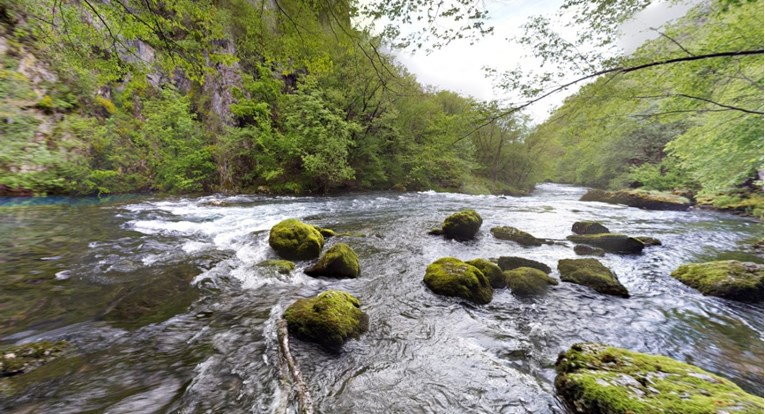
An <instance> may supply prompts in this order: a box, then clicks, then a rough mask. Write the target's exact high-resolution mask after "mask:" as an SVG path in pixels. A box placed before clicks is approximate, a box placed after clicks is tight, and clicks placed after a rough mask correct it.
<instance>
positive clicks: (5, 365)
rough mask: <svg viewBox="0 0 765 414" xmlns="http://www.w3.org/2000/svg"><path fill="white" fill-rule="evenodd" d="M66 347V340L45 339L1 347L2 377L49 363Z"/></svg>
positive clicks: (0, 373)
mask: <svg viewBox="0 0 765 414" xmlns="http://www.w3.org/2000/svg"><path fill="white" fill-rule="evenodd" d="M66 347H67V343H66V342H64V341H59V342H49V341H43V342H33V343H29V344H24V345H17V346H11V347H4V348H2V349H0V377H8V376H13V375H18V374H23V373H25V372H29V371H30V370H32V369H34V368H36V367H39V366H41V365H44V364H47V363H48V362H50V361H51V360H53V359H54V358H56V357H58V356H59V355H60V354H61V353H62V352H64V349H66Z"/></svg>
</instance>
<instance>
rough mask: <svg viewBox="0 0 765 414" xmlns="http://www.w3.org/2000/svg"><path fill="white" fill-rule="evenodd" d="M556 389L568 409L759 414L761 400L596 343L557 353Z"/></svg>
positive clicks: (668, 362)
mask: <svg viewBox="0 0 765 414" xmlns="http://www.w3.org/2000/svg"><path fill="white" fill-rule="evenodd" d="M555 371H556V373H557V376H556V377H555V389H556V391H557V393H558V395H559V396H560V397H561V399H562V400H563V401H564V402H565V403H566V405H567V406H568V407H569V409H570V410H571V412H572V413H577V414H585V413H586V414H628V413H630V414H655V413H693V414H722V413H729V414H733V413H742V414H743V413H752V414H754V413H762V411H763V400H762V398H761V397H757V396H754V395H751V394H747V393H746V392H744V391H743V390H742V389H741V388H739V387H738V386H737V385H736V384H734V383H733V382H731V381H728V380H726V379H724V378H722V377H719V376H717V375H714V374H712V373H709V372H706V371H704V370H702V369H701V368H697V367H695V366H693V365H690V364H686V363H683V362H680V361H676V360H674V359H671V358H667V357H664V356H658V355H648V354H642V353H638V352H632V351H628V350H626V349H621V348H615V347H609V346H606V345H601V344H593V343H583V344H574V345H573V346H572V347H571V349H569V350H568V351H566V352H565V353H561V354H560V355H559V356H558V361H557V363H556V364H555Z"/></svg>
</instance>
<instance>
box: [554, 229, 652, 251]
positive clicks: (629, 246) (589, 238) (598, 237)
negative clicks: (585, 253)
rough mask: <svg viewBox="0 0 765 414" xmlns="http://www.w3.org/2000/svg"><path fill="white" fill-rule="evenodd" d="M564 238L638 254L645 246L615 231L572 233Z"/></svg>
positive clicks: (607, 249) (611, 249)
mask: <svg viewBox="0 0 765 414" xmlns="http://www.w3.org/2000/svg"><path fill="white" fill-rule="evenodd" d="M566 238H567V239H568V240H571V241H572V242H574V243H578V244H588V245H590V246H595V247H600V248H601V249H603V250H605V251H607V252H611V253H625V254H638V253H640V252H642V251H643V248H644V247H645V245H644V244H643V242H641V241H640V240H638V239H636V238H634V237H629V236H625V235H623V234H615V233H602V234H582V235H572V236H568V237H566Z"/></svg>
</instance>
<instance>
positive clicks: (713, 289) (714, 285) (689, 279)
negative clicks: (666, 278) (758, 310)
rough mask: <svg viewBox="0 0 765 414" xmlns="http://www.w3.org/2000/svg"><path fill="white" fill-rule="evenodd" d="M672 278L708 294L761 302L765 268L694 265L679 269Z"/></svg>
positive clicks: (732, 263)
mask: <svg viewBox="0 0 765 414" xmlns="http://www.w3.org/2000/svg"><path fill="white" fill-rule="evenodd" d="M672 277H674V278H675V279H677V280H679V281H681V282H683V283H684V284H686V285H688V286H690V287H692V288H694V289H696V290H698V291H699V292H701V293H703V294H705V295H711V296H718V297H721V298H726V299H732V300H738V301H742V302H762V298H763V265H761V264H757V263H752V262H739V261H736V260H721V261H715V262H706V263H695V264H687V265H683V266H680V267H679V268H677V270H675V271H674V272H672Z"/></svg>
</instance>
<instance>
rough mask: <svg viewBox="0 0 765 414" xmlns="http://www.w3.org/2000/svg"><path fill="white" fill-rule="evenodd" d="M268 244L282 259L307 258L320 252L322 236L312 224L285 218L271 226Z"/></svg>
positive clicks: (322, 245) (314, 256)
mask: <svg viewBox="0 0 765 414" xmlns="http://www.w3.org/2000/svg"><path fill="white" fill-rule="evenodd" d="M268 244H269V245H270V246H271V248H272V249H274V250H275V251H276V253H277V254H278V255H279V256H280V257H282V258H284V259H287V260H309V259H313V258H316V257H319V254H321V249H322V247H324V236H322V235H321V233H320V232H319V231H318V230H316V228H315V227H314V226H311V225H308V224H305V223H303V222H301V221H300V220H298V219H287V220H284V221H282V222H280V223H278V224H277V225H275V226H274V227H272V228H271V233H270V235H269V237H268Z"/></svg>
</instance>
